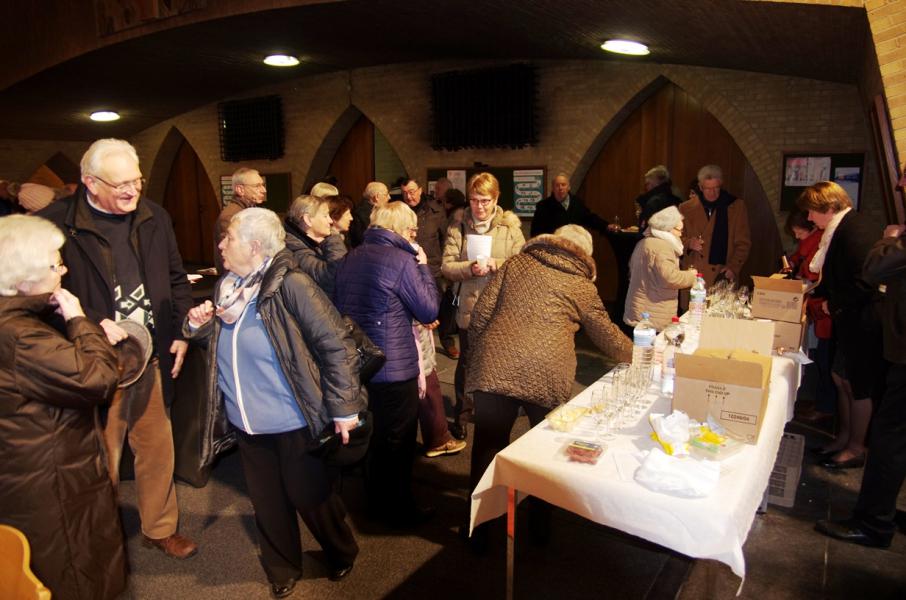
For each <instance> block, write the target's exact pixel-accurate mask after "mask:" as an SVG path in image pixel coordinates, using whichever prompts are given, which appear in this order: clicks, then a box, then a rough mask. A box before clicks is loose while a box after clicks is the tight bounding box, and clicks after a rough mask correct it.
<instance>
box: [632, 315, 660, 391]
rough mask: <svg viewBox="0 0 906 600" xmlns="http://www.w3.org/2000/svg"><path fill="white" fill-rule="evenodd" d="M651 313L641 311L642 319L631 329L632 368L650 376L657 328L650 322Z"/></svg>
mask: <svg viewBox="0 0 906 600" xmlns="http://www.w3.org/2000/svg"><path fill="white" fill-rule="evenodd" d="M650 317H651V315H649V314H648V313H646V312H645V313H642V320H641V321H639V322H638V324H637V325H636V326H635V329H633V330H632V368H633V369H635V370H637V371H641V372H643V373H646V374H647V377H648V378H649V379H650V377H651V365H652V363H653V362H654V340H655V338H656V337H657V330H655V328H654V325H652V324H651V321H650V320H649V318H650Z"/></svg>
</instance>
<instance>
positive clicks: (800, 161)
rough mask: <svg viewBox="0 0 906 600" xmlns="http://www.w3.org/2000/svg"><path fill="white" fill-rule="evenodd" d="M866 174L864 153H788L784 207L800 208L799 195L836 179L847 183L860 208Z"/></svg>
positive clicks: (782, 195)
mask: <svg viewBox="0 0 906 600" xmlns="http://www.w3.org/2000/svg"><path fill="white" fill-rule="evenodd" d="M864 173H865V153H864V152H850V153H844V154H841V153H831V152H784V153H783V165H782V172H781V174H780V175H781V177H780V180H781V188H780V210H796V199H797V198H799V194H801V193H802V191H803V190H804V189H805V188H807V187H808V186H810V185H813V184H815V183H817V182H819V181H833V182H835V183H838V184H840V185H841V186H843V189H845V190H846V192H847V193H848V194H849V196H850V198H852V201H853V206H854V208H855V209H856V210H858V209H859V201H860V199H861V196H862V177H863V174H864Z"/></svg>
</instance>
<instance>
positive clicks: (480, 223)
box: [441, 173, 525, 439]
mask: <svg viewBox="0 0 906 600" xmlns="http://www.w3.org/2000/svg"><path fill="white" fill-rule="evenodd" d="M466 195H467V196H468V198H469V207H468V208H467V209H466V211H465V216H464V217H463V221H462V223H461V224H460V226H459V227H451V228H450V229H449V230H448V231H447V243H446V245H445V246H444V257H443V264H442V266H441V272H442V273H443V276H444V277H446V278H447V279H448V280H449V281H451V282H453V285H454V289H455V288H456V287H459V309H458V311H457V313H456V324H457V325H458V326H459V351H460V355H459V364H457V366H456V377H455V386H456V407H455V411H454V413H455V417H454V422H453V425H452V426H451V427H450V431H451V432H452V433H453V435H454V436H456V437H457V438H459V439H465V437H466V428H465V425H464V423H463V417H462V413H467V414H471V412H472V402H471V399H469V398H467V397H466V395H465V393H464V392H463V385H464V382H465V367H466V365H467V364H468V352H469V340H468V337H469V319H470V316H471V313H472V307H473V306H475V302H476V301H477V300H478V296H479V295H480V294H481V291H482V290H483V289H484V287H485V286H486V285H487V283H488V279H489V277H488V276H489V275H490V274H491V273H494V272H496V271H497V269H498V268H499V267H500V265H502V264H503V261H505V260H506V259H508V258H510V257H511V256H514V255H516V254H518V253H519V251H520V250H521V249H522V245H523V244H524V243H525V237H524V236H523V235H522V225H521V224H520V222H519V217H517V216H516V215H515V214H514V213H513V212H511V211H508V210H506V211H505V210H503V209H502V208H500V207H499V206H497V199H498V198H499V197H500V184H499V183H498V182H497V178H496V177H494V176H493V175H491V174H490V173H477V174H475V175H473V176H472V178H471V179H469V185H468V187H467V189H466ZM470 249H471V253H470ZM466 420H467V418H466Z"/></svg>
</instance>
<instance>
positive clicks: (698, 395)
mask: <svg viewBox="0 0 906 600" xmlns="http://www.w3.org/2000/svg"><path fill="white" fill-rule="evenodd" d="M770 379H771V357H770V356H763V355H758V354H755V353H752V352H746V351H740V350H733V351H727V350H703V349H700V350H697V351H696V352H695V354H692V355H688V354H677V356H676V384H675V388H674V395H673V410H681V411H683V412H685V413H686V414H688V415H689V416H690V417H692V418H693V419H696V420H699V421H707V419H708V416H709V415H710V416H711V418H712V419H714V420H715V421H717V422H718V423H720V424H721V425H723V427H724V428H725V429H726V430H727V431H728V432H729V433H730V434H731V435H733V436H734V437H736V438H739V439H741V440H743V441H744V442H746V443H747V444H754V443H755V442H757V441H758V434H759V433H760V431H761V423H762V421H763V420H764V411H765V409H766V408H767V403H768V391H769V384H770Z"/></svg>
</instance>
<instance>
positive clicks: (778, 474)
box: [768, 433, 805, 508]
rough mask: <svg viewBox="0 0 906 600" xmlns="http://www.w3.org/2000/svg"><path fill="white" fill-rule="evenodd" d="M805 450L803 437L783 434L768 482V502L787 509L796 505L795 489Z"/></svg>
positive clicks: (800, 473)
mask: <svg viewBox="0 0 906 600" xmlns="http://www.w3.org/2000/svg"><path fill="white" fill-rule="evenodd" d="M804 450H805V436H803V435H799V434H797V433H784V434H783V438H782V439H781V440H780V450H778V451H777V460H776V461H774V470H773V471H771V478H770V480H769V481H768V502H769V503H770V504H776V505H777V506H784V507H786V508H789V507H791V506H793V505H794V504H795V503H796V489H797V488H798V487H799V477H800V476H801V475H802V455H803V451H804Z"/></svg>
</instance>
